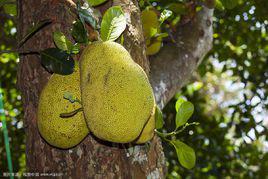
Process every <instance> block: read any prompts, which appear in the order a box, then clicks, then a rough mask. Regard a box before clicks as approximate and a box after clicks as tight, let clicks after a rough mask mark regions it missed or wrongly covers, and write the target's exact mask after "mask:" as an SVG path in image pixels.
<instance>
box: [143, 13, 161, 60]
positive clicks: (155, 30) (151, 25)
mask: <svg viewBox="0 0 268 179" xmlns="http://www.w3.org/2000/svg"><path fill="white" fill-rule="evenodd" d="M141 20H142V25H143V34H144V38H145V40H146V47H147V49H146V55H154V54H156V53H157V52H159V50H160V48H161V45H162V38H161V37H158V38H157V37H155V36H156V35H157V34H160V33H161V29H160V24H159V22H158V17H157V14H156V13H155V11H153V10H151V9H145V10H143V11H142V13H141Z"/></svg>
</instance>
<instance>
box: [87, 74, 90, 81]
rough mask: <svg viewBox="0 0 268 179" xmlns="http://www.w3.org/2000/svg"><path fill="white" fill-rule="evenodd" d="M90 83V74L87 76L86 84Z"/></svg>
mask: <svg viewBox="0 0 268 179" xmlns="http://www.w3.org/2000/svg"><path fill="white" fill-rule="evenodd" d="M89 82H90V73H88V74H87V83H89Z"/></svg>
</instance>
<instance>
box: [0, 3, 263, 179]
mask: <svg viewBox="0 0 268 179" xmlns="http://www.w3.org/2000/svg"><path fill="white" fill-rule="evenodd" d="M3 2H7V1H6V0H0V51H1V52H3V51H5V50H10V49H14V48H15V47H16V7H15V2H14V1H8V2H9V3H8V4H4V3H3ZM200 2H201V1H200ZM218 2H219V1H218ZM221 2H222V5H224V6H225V9H224V10H219V9H222V8H218V9H217V10H215V18H214V23H213V25H214V35H213V37H214V44H213V45H214V46H213V49H212V50H211V52H210V53H209V54H208V55H207V57H206V58H205V59H204V61H203V63H202V64H201V65H200V67H199V69H198V71H197V72H196V73H195V74H194V77H193V78H192V79H191V81H190V83H189V84H188V85H187V86H185V87H184V88H183V89H182V90H181V91H180V92H178V94H177V95H176V96H175V97H174V99H172V100H171V101H170V103H169V104H168V105H167V106H166V108H165V109H164V118H165V130H167V131H170V130H171V129H173V128H174V125H175V123H174V118H175V115H176V110H175V107H174V106H175V102H176V99H178V98H179V97H181V96H183V97H184V98H187V100H188V101H191V102H192V103H193V104H194V106H195V112H194V114H193V116H192V117H191V119H190V120H189V122H199V123H200V124H199V125H198V126H190V127H188V128H187V129H186V130H184V131H183V132H182V133H180V134H179V139H180V140H181V141H183V142H185V143H187V144H188V145H189V146H191V147H192V148H194V150H195V151H196V157H197V161H196V166H195V167H194V168H193V169H191V170H188V169H185V168H183V167H182V166H181V165H179V164H178V161H177V156H176V153H175V151H174V149H173V147H172V146H170V145H168V144H166V143H165V142H163V144H164V150H165V154H166V156H167V165H168V177H169V178H179V177H182V178H192V177H194V178H197V177H198V178H218V177H223V176H224V177H230V178H231V177H237V178H256V177H257V178H261V177H262V178H264V177H265V176H268V170H267V168H268V153H267V151H268V141H267V140H268V139H267V136H268V135H267V127H268V112H267V107H268V99H267V93H268V85H267V84H268V80H267V77H268V61H267V56H268V43H267V42H268V34H267V33H268V14H267V9H268V2H267V1H266V0H258V1H253V0H248V1H243V0H235V1H232V2H230V1H229V3H228V1H227V0H222V1H221ZM140 3H141V6H142V7H143V8H145V7H146V6H154V7H155V8H156V10H157V11H159V13H161V12H162V11H163V10H165V9H169V10H173V11H174V9H172V8H170V7H171V6H170V4H172V3H173V4H174V3H175V4H177V5H179V6H176V7H177V8H176V9H178V7H182V8H181V9H180V10H179V11H177V12H173V15H172V16H171V17H169V19H167V20H166V21H165V23H163V26H162V28H163V31H167V32H168V29H172V28H173V27H174V26H176V25H177V24H179V23H183V21H182V19H184V20H185V16H187V15H188V16H190V15H189V12H188V11H187V10H188V8H187V7H189V4H191V2H190V1H185V0H184V1H183V0H165V1H164V0H158V1H152V0H150V1H140ZM198 3H199V2H198ZM230 3H231V4H230ZM232 3H233V4H232ZM173 6H174V5H173ZM218 6H219V5H218ZM197 10H198V9H197ZM187 12H188V13H187ZM17 63H18V55H17V54H16V53H1V54H0V81H1V85H2V88H1V89H2V91H3V95H4V103H5V104H4V106H5V113H6V116H7V124H8V130H9V136H10V143H11V153H12V159H13V165H14V171H16V172H18V171H19V172H23V171H25V154H24V152H25V134H24V131H23V127H25V126H23V122H22V113H23V111H22V105H21V96H20V94H19V92H18V90H17V89H16V71H17ZM1 126H2V125H1V123H0V127H1ZM0 139H1V140H0V157H1V160H0V171H7V164H6V156H5V149H4V143H3V136H2V134H1V138H0Z"/></svg>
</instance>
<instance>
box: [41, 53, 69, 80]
mask: <svg viewBox="0 0 268 179" xmlns="http://www.w3.org/2000/svg"><path fill="white" fill-rule="evenodd" d="M40 54H41V63H42V65H43V66H44V67H45V68H46V69H47V70H48V71H50V72H54V73H57V74H62V75H68V74H71V73H72V72H73V71H74V60H73V58H71V57H70V55H69V54H68V53H66V52H65V51H62V50H60V49H58V48H48V49H45V50H43V51H41V52H40Z"/></svg>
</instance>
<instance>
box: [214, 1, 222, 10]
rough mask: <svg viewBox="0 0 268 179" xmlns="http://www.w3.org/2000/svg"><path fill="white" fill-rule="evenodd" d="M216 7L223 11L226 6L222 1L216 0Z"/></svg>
mask: <svg viewBox="0 0 268 179" xmlns="http://www.w3.org/2000/svg"><path fill="white" fill-rule="evenodd" d="M215 8H216V9H218V10H220V11H223V10H224V6H223V5H222V3H221V1H220V0H216V1H215Z"/></svg>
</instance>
